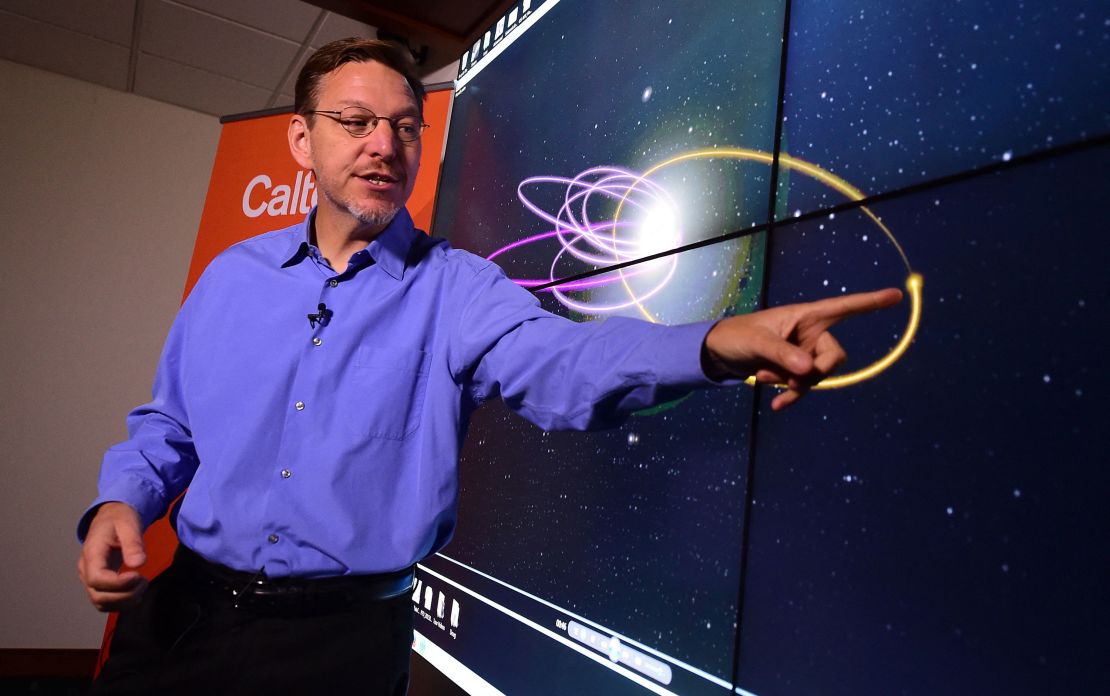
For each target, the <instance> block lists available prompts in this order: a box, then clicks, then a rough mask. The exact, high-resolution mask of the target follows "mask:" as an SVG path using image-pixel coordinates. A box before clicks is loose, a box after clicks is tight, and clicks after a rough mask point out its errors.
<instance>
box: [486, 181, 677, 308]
mask: <svg viewBox="0 0 1110 696" xmlns="http://www.w3.org/2000/svg"><path fill="white" fill-rule="evenodd" d="M537 184H540V185H544V184H558V185H561V186H565V187H566V193H565V194H564V197H563V204H562V206H560V208H559V210H558V212H556V213H555V214H554V215H553V214H551V213H549V212H548V211H546V210H544V209H543V208H541V207H539V206H538V205H536V204H535V203H534V202H533V201H532V200H531V199H530V198H528V196H527V195H526V194H525V192H524V189H525V187H527V186H533V185H537ZM595 196H599V197H602V198H607V199H609V200H611V201H616V202H617V203H618V204H619V205H620V206H621V217H622V218H624V217H626V211H627V210H628V209H629V208H634V209H640V210H651V209H656V208H657V207H658V206H660V205H662V206H665V209H666V211H667V212H669V213H670V214H671V215H670V218H669V219H677V217H678V215H677V210H678V207H677V206H676V205H675V202H674V200H673V199H672V198H671V196H670V194H668V193H667V191H666V190H664V189H663V188H662V187H661V186H659V185H658V184H656V183H655V182H653V181H651V180H649V179H645V178H643V176H642V175H639V174H636V173H634V172H631V171H628V170H625V169H619V168H617V167H593V168H590V169H587V170H585V171H583V172H582V173H580V174H578V176H576V177H574V178H573V179H568V178H566V177H561V176H533V177H529V178H527V179H525V180H524V181H521V182H520V184H519V185H518V186H517V197H518V198H519V199H520V202H521V203H523V204H524V207H525V208H527V209H528V210H530V211H531V212H532V213H533V214H535V215H536V216H537V217H539V218H540V219H542V220H544V221H545V222H547V223H548V224H550V225H553V226H554V228H555V229H554V230H551V231H548V232H543V233H540V234H536V235H532V236H530V237H526V238H524V239H520V240H517V241H515V242H513V243H511V244H508V245H506V246H504V247H501V248H500V249H498V250H497V251H495V252H493V253H492V254H490V255H489V256H488V257H487V258H488V259H493V258H495V257H496V256H499V255H501V254H503V253H505V252H507V251H510V250H512V249H515V248H517V247H520V246H524V245H526V244H532V243H535V242H537V241H540V240H543V239H550V238H552V237H554V238H557V239H558V240H559V245H560V249H559V251H558V253H556V254H555V256H554V258H553V259H552V261H551V267H550V270H549V273H548V278H547V279H514V282H516V283H518V284H520V285H522V286H524V287H534V286H536V285H542V284H544V283H548V282H554V281H555V280H556V278H557V277H558V275H557V274H556V272H555V269H556V267H557V266H558V264H559V260H560V259H561V258H562V257H563V254H570V255H571V256H573V257H574V258H576V259H578V260H579V261H582V262H584V263H587V264H590V265H593V266H595V267H604V266H609V265H613V264H617V263H623V262H626V261H632V260H634V259H636V258H637V257H638V256H639V255H642V253H643V252H642V251H639V250H640V249H641V243H640V242H638V241H636V240H635V239H629V238H628V236H627V235H624V236H622V232H627V231H628V230H629V229H630V228H634V227H635V225H634V224H633V223H629V222H625V221H624V220H623V219H622V220H621V221H617V220H594V219H591V217H590V213H589V208H590V202H591V200H593V199H594V197H595ZM668 232H669V233H670V234H671V235H672V239H670V240H668V242H667V243H668V244H669V245H670V246H671V247H674V246H680V245H681V242H682V237H681V231H680V230H679V229H677V227H676V228H674V229H671V230H668ZM665 261H666V263H667V265H668V268H667V272H666V274H665V275H664V277H663V278H662V279H661V280H659V281H658V282H657V283H656V284H655V285H654V286H653V287H651V288H650V289H648V290H647V291H646V292H644V293H641V294H636V293H634V292H633V291H632V289H631V288H628V285H627V283H626V284H625V287H626V288H628V290H629V296H630V298H631V299H630V300H629V301H628V302H623V303H617V304H609V305H603V304H596V303H595V304H591V303H584V302H579V301H577V300H575V299H573V298H571V297H568V296H567V295H566V294H565V292H564V291H581V290H586V289H589V288H594V287H600V286H603V285H609V284H611V283H616V282H623V281H624V280H626V279H628V278H632V277H635V276H637V275H641V274H643V273H646V272H648V271H651V270H654V269H649V268H639V267H636V268H633V269H632V270H628V271H623V272H620V273H617V274H616V275H614V276H612V277H608V278H587V279H584V280H580V281H572V282H569V283H565V284H561V285H557V286H554V287H551V288H547V290H550V291H551V293H552V294H554V295H555V297H556V298H557V299H558V300H559V302H561V303H562V304H563V305H564V306H566V307H569V308H571V309H574V310H576V311H580V312H583V313H598V312H612V311H615V310H618V309H624V308H626V307H631V306H633V305H637V304H639V303H640V302H642V301H643V300H646V299H648V298H649V297H652V296H653V295H655V294H657V293H658V292H660V291H661V290H662V289H663V288H664V287H665V286H666V285H667V283H668V282H669V281H670V279H671V278H672V277H673V276H674V273H675V269H676V268H677V265H678V261H677V257H676V256H675V255H671V256H669V257H667V259H666V260H665Z"/></svg>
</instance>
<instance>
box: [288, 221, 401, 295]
mask: <svg viewBox="0 0 1110 696" xmlns="http://www.w3.org/2000/svg"><path fill="white" fill-rule="evenodd" d="M315 219H316V209H315V208H313V209H312V210H311V211H310V212H309V213H308V215H306V216H305V219H304V220H303V221H302V222H301V224H300V225H298V226H297V228H296V231H295V233H294V234H293V235H292V236H291V237H290V239H289V248H288V252H289V255H288V256H287V257H286V258H285V261H284V262H283V263H282V264H281V267H282V268H288V267H290V266H295V265H297V264H298V263H300V262H301V261H303V260H305V259H306V258H308V255H309V241H308V240H309V230H311V229H312V224H313V222H314V221H315ZM417 234H419V233H418V232H417V231H416V228H415V227H413V223H412V217H411V216H410V215H409V211H408V210H406V209H405V208H401V209H400V210H399V211H397V214H396V215H394V216H393V220H391V221H390V223H389V225H387V226H386V228H385V229H384V230H382V233H381V234H379V235H378V236H377V237H376V238H375V239H374V241H372V242H370V245H369V246H368V247H367V248H366V251H367V252H369V254H370V258H372V259H373V260H374V263H375V264H377V265H378V266H381V268H382V270H384V271H385V272H386V273H388V274H389V275H390V276H391V277H393V278H395V279H397V280H401V279H402V278H404V276H405V263H406V261H407V259H408V255H409V250H410V249H412V243H413V239H414V238H415V236H416V235H417ZM339 272H342V271H339Z"/></svg>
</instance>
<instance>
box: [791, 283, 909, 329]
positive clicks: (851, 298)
mask: <svg viewBox="0 0 1110 696" xmlns="http://www.w3.org/2000/svg"><path fill="white" fill-rule="evenodd" d="M901 301H902V291H901V290H899V289H898V288H885V289H883V290H875V291H873V292H857V293H853V294H851V295H841V296H839V297H827V298H825V299H823V300H817V301H816V302H813V303H811V305H810V310H811V311H812V312H814V313H815V314H816V315H817V316H818V317H820V318H822V319H825V320H827V321H828V322H829V323H830V324H835V323H836V322H838V321H840V320H842V319H847V318H848V317H852V316H856V315H857V314H866V313H867V312H874V311H876V310H879V309H885V308H887V307H890V306H893V305H896V304H898V303H899V302H901Z"/></svg>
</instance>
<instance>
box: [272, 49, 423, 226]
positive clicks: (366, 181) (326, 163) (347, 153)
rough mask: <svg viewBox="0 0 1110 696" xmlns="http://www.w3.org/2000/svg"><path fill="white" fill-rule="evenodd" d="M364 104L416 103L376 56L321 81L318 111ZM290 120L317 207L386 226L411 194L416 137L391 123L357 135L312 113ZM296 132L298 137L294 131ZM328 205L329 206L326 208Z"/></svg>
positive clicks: (391, 108) (401, 111)
mask: <svg viewBox="0 0 1110 696" xmlns="http://www.w3.org/2000/svg"><path fill="white" fill-rule="evenodd" d="M346 106H361V107H363V108H365V109H369V110H370V111H372V112H374V114H375V115H377V116H385V117H388V118H398V117H401V116H413V117H416V118H417V119H418V120H419V115H420V109H419V107H418V105H417V103H416V99H415V97H414V96H413V94H412V90H411V89H410V88H409V86H408V83H407V82H405V78H404V77H403V76H402V75H401V74H400V73H398V72H396V71H395V70H392V69H391V68H388V67H386V66H385V65H383V64H381V63H377V62H366V63H344V64H343V65H341V66H340V67H339V68H338V69H336V70H334V71H333V72H330V73H328V74H327V75H325V76H324V77H323V78H322V79H321V80H320V90H319V99H318V101H317V103H316V109H317V110H320V111H340V110H342V109H343V107H346ZM297 119H300V120H301V121H302V122H303V121H304V119H303V118H302V117H299V116H294V123H292V124H291V125H290V147H291V149H292V151H293V156H294V158H295V159H296V160H297V162H298V163H299V164H300V165H301V166H302V167H306V168H310V169H312V170H313V171H314V172H315V174H316V186H317V188H318V190H319V193H320V200H319V205H320V213H321V214H324V215H327V216H328V217H332V215H334V216H335V217H337V218H342V217H344V216H350V217H351V218H354V219H355V220H357V221H358V222H360V223H362V224H363V225H370V226H371V227H375V228H379V229H381V228H384V227H385V226H386V225H387V224H389V221H390V220H392V219H393V216H394V215H395V214H396V213H397V211H398V210H400V209H401V208H402V207H403V206H404V205H405V201H407V200H408V197H409V194H411V193H412V187H413V184H414V183H415V181H416V172H417V170H418V169H419V167H420V141H419V140H416V141H415V142H410V143H406V142H401V141H400V140H399V139H397V136H396V134H395V133H394V130H393V126H392V123H390V122H389V121H384V120H383V121H379V122H378V125H377V127H376V128H374V130H373V131H371V132H370V133H369V134H368V135H366V136H365V137H362V138H356V137H354V136H352V135H351V134H350V133H348V132H347V131H346V130H344V129H343V126H341V125H340V124H339V123H338V122H337V121H335V120H334V119H332V118H329V117H328V116H325V115H322V114H317V115H316V116H315V117H314V122H313V125H312V126H311V128H308V127H307V124H305V125H304V126H303V127H298V126H297ZM298 132H299V133H300V135H298V134H297V133H298ZM325 206H326V207H327V208H329V209H330V210H327V211H325V210H324V208H325Z"/></svg>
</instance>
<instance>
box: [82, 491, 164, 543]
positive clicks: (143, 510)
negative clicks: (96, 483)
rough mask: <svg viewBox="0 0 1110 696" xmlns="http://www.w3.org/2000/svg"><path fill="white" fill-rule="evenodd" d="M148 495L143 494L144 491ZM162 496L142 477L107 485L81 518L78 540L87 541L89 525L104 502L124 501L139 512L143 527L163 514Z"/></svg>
mask: <svg viewBox="0 0 1110 696" xmlns="http://www.w3.org/2000/svg"><path fill="white" fill-rule="evenodd" d="M144 492H145V493H147V495H143V493H144ZM161 500H162V496H161V495H160V494H159V493H158V492H157V491H155V490H154V489H153V488H152V487H151V485H150V484H149V483H148V482H147V481H144V480H142V479H124V480H122V481H117V482H116V483H114V484H112V485H111V486H108V487H106V488H105V489H104V490H102V491H101V493H100V495H99V496H97V498H96V500H94V501H93V502H92V504H91V505H89V507H88V508H86V509H85V512H84V513H83V514H82V515H81V519H80V520H78V522H77V541H79V542H80V543H82V544H83V543H85V537H86V536H88V534H89V525H90V524H92V520H93V518H94V517H96V512H97V510H99V509H100V506H101V505H103V504H104V503H124V504H126V505H130V506H131V507H132V508H134V509H135V511H136V512H138V513H139V519H140V520H141V521H142V525H143V529H144V530H145V529H146V528H147V527H149V526H150V525H151V524H152V523H153V522H154V520H156V519H158V518H159V517H161V516H162V512H163V507H164V505H163V503H162V502H161Z"/></svg>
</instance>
